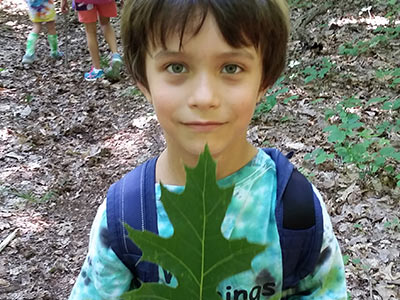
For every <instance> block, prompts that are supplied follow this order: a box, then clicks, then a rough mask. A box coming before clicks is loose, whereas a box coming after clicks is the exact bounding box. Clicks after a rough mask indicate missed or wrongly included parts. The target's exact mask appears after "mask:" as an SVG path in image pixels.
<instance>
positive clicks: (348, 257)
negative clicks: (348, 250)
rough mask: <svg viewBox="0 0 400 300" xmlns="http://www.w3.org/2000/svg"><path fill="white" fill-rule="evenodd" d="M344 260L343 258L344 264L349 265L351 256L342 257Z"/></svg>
mask: <svg viewBox="0 0 400 300" xmlns="http://www.w3.org/2000/svg"><path fill="white" fill-rule="evenodd" d="M342 258H343V264H344V265H347V264H348V263H349V261H350V255H348V254H345V255H342Z"/></svg>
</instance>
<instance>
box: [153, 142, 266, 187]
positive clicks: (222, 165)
mask: <svg viewBox="0 0 400 300" xmlns="http://www.w3.org/2000/svg"><path fill="white" fill-rule="evenodd" d="M257 151H258V150H257V148H256V147H254V146H253V145H251V144H249V143H248V144H246V145H245V147H244V148H243V149H241V151H231V152H230V154H229V155H220V156H219V157H214V159H215V160H216V161H217V180H219V179H222V178H225V177H227V176H229V175H231V174H233V173H235V172H236V171H238V170H239V169H240V168H242V167H243V166H245V165H246V164H247V163H248V162H249V161H251V160H252V159H253V158H254V156H255V155H256V154H257ZM171 152H172V151H168V148H167V149H165V150H164V151H163V152H162V153H161V155H160V157H159V158H158V161H157V166H156V181H157V182H162V183H163V184H169V185H185V182H186V173H185V168H184V165H186V166H189V167H194V166H195V165H196V164H197V160H198V157H192V158H186V159H182V158H177V157H175V156H174V155H173V153H171Z"/></svg>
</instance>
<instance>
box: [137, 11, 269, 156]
mask: <svg viewBox="0 0 400 300" xmlns="http://www.w3.org/2000/svg"><path fill="white" fill-rule="evenodd" d="M179 44H180V41H179V35H178V34H176V35H174V36H172V37H170V38H169V39H167V43H166V46H167V49H163V48H162V47H161V46H158V47H153V48H152V49H150V51H149V53H148V54H147V57H146V75H147V80H148V86H149V89H145V88H144V87H143V86H140V88H141V90H142V92H143V93H144V94H145V96H146V97H147V99H148V100H149V101H150V102H151V103H152V104H153V106H154V108H155V112H156V114H157V117H158V120H159V122H160V124H161V127H162V128H163V130H164V134H165V138H166V142H167V147H168V150H169V152H170V151H173V152H174V154H176V155H177V156H176V157H180V158H182V159H184V160H186V159H185V158H190V156H195V157H196V160H197V156H198V155H199V153H201V152H202V151H203V149H204V145H205V143H207V144H208V146H209V148H210V151H211V154H212V155H213V156H214V158H218V157H219V156H220V155H228V157H229V155H232V153H235V152H236V153H242V154H245V153H243V151H246V149H248V148H249V147H248V142H247V140H246V132H247V128H248V125H249V123H250V120H251V117H252V115H253V112H254V108H255V105H256V103H257V101H258V100H259V99H260V98H261V96H262V94H263V91H260V83H261V79H262V59H261V56H260V54H259V52H258V51H257V50H256V49H255V48H254V47H245V48H233V47H231V46H230V45H229V44H227V43H226V42H225V40H224V38H223V36H222V34H221V33H220V31H219V29H218V26H217V24H216V22H215V20H214V17H213V16H212V15H211V14H208V16H207V18H206V19H205V22H204V24H203V26H202V27H201V29H200V31H199V33H198V34H196V35H195V36H192V35H191V34H190V33H189V34H187V35H185V36H184V38H183V43H182V45H183V46H182V48H181V49H179Z"/></svg>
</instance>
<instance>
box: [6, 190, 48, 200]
mask: <svg viewBox="0 0 400 300" xmlns="http://www.w3.org/2000/svg"><path fill="white" fill-rule="evenodd" d="M11 193H12V194H14V195H15V196H17V197H20V198H22V199H25V200H27V201H28V202H32V203H45V202H48V201H49V200H51V199H53V198H54V197H55V196H56V194H55V193H54V192H53V191H49V192H46V193H45V194H44V195H43V196H37V195H35V194H34V193H33V192H32V191H18V190H12V191H11Z"/></svg>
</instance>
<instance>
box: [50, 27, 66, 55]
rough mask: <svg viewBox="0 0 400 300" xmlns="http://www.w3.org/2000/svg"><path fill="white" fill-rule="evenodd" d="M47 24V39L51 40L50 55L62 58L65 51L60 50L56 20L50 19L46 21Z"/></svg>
mask: <svg viewBox="0 0 400 300" xmlns="http://www.w3.org/2000/svg"><path fill="white" fill-rule="evenodd" d="M46 26H47V32H48V35H47V40H48V41H49V45H50V55H51V57H53V58H61V57H62V56H63V53H62V52H60V51H58V39H57V32H56V22H55V21H50V22H47V23H46Z"/></svg>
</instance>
